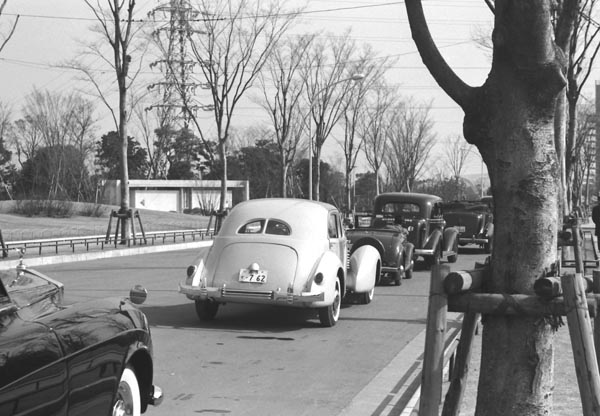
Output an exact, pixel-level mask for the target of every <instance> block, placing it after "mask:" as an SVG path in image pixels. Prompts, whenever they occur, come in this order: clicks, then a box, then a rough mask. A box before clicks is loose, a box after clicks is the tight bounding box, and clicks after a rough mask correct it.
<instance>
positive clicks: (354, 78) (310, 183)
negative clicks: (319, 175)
mask: <svg viewBox="0 0 600 416" xmlns="http://www.w3.org/2000/svg"><path fill="white" fill-rule="evenodd" d="M364 78H365V75H364V74H361V73H357V74H352V75H351V76H350V77H348V78H344V79H340V80H339V81H336V82H334V83H333V84H331V85H327V86H325V87H324V88H321V89H320V90H319V91H317V92H316V93H314V94H313V97H312V100H311V102H310V108H309V110H308V111H309V115H310V113H312V109H313V106H314V105H315V103H316V100H315V98H316V97H317V96H318V95H319V94H321V93H322V92H323V91H324V90H326V89H327V88H331V87H333V86H334V85H337V84H340V83H342V82H346V81H353V82H356V81H362V80H363V79H364ZM311 124H312V122H311V120H310V119H309V120H308V199H309V200H311V201H312V199H313V174H312V158H313V151H312V148H313V139H312V132H311V128H310V126H311Z"/></svg>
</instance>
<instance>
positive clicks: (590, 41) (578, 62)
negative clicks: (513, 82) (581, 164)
mask: <svg viewBox="0 0 600 416" xmlns="http://www.w3.org/2000/svg"><path fill="white" fill-rule="evenodd" d="M556 4H557V8H558V10H557V12H556V13H557V14H558V18H557V23H556V29H555V33H556V43H557V44H558V46H559V47H560V48H561V49H562V50H563V51H564V52H565V54H566V55H567V57H568V66H567V86H566V89H565V98H566V102H567V117H566V120H567V122H566V132H565V137H564V139H563V140H564V172H565V173H564V180H565V185H564V189H565V193H566V195H565V197H566V201H565V204H566V207H567V210H566V212H567V213H568V212H570V208H571V207H572V206H573V205H572V204H575V206H576V205H577V203H578V202H579V199H580V198H581V195H573V194H572V192H573V191H574V190H575V187H574V186H573V181H574V180H575V177H574V175H575V170H576V169H577V167H576V166H575V165H576V164H577V159H578V157H579V155H580V153H581V146H582V143H581V136H579V135H578V123H579V119H578V115H579V111H578V103H579V100H580V98H581V94H582V90H583V88H584V86H585V85H586V83H587V81H588V80H589V78H590V75H591V73H592V69H593V66H594V62H595V61H596V57H597V56H598V51H599V50H600V24H599V23H598V22H597V21H596V20H594V19H593V18H592V16H594V15H595V14H596V12H597V11H598V1H597V0H579V1H577V0H563V1H559V2H556ZM569 34H571V35H570V36H569ZM567 42H568V43H567ZM560 102H561V101H560V100H559V103H560ZM560 111H563V112H564V110H561V109H560V107H559V106H557V112H560ZM583 123H584V124H587V122H586V120H583Z"/></svg>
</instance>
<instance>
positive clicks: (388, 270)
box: [381, 266, 404, 273]
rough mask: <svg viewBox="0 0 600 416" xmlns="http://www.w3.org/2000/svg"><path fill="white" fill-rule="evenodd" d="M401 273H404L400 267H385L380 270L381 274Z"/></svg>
mask: <svg viewBox="0 0 600 416" xmlns="http://www.w3.org/2000/svg"><path fill="white" fill-rule="evenodd" d="M398 271H399V272H403V271H404V267H403V266H400V267H386V266H383V267H382V268H381V273H395V272H398Z"/></svg>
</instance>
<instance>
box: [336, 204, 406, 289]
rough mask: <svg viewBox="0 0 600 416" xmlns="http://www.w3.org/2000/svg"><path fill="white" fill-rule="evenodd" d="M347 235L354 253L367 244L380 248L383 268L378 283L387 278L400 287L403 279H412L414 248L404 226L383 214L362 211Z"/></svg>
mask: <svg viewBox="0 0 600 416" xmlns="http://www.w3.org/2000/svg"><path fill="white" fill-rule="evenodd" d="M346 235H347V237H348V246H349V248H350V253H353V252H354V251H355V250H357V249H358V248H359V247H362V246H364V245H371V246H373V247H375V248H376V249H377V250H378V251H379V255H380V257H381V263H382V267H381V273H380V275H379V276H378V279H377V282H376V283H380V282H381V277H384V278H387V279H388V280H390V281H391V282H393V283H394V284H395V285H397V286H399V285H400V284H401V282H402V279H403V278H404V279H410V278H412V273H413V268H414V261H413V250H414V247H413V245H412V244H411V243H409V242H408V240H407V236H408V230H407V229H405V228H404V227H402V225H400V224H395V223H394V222H393V221H388V219H387V218H384V217H383V216H382V215H379V216H372V215H370V214H359V215H356V216H355V219H354V223H353V228H350V229H348V230H347V231H346Z"/></svg>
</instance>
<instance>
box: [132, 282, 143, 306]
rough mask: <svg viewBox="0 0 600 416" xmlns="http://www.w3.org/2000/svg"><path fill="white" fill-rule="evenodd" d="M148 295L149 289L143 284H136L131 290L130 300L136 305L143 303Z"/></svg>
mask: <svg viewBox="0 0 600 416" xmlns="http://www.w3.org/2000/svg"><path fill="white" fill-rule="evenodd" d="M147 297H148V291H147V290H146V288H144V287H143V286H142V285H135V286H134V287H132V288H131V290H130V291H129V300H130V301H131V303H133V304H135V305H141V304H142V303H144V302H145V301H146V298H147Z"/></svg>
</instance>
